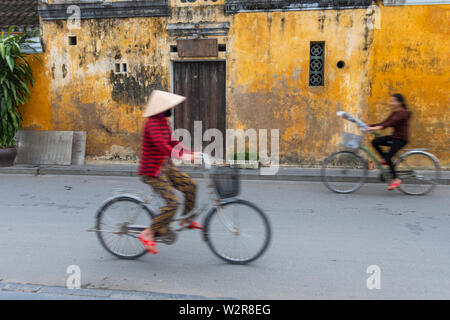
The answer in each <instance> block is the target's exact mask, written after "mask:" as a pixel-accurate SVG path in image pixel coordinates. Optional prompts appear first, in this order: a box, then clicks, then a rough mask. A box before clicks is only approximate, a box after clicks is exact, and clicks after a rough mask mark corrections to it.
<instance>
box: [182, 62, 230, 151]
mask: <svg viewBox="0 0 450 320" xmlns="http://www.w3.org/2000/svg"><path fill="white" fill-rule="evenodd" d="M173 66H174V68H173V69H174V70H173V71H174V93H176V94H180V95H182V96H185V97H186V98H187V99H186V101H185V102H183V104H181V105H179V106H177V107H176V108H175V109H174V127H175V129H178V128H184V129H187V130H189V132H190V133H191V139H192V146H193V141H194V121H202V130H203V132H202V135H203V133H204V132H205V131H206V130H207V129H211V128H214V129H219V130H220V131H221V132H222V135H223V139H224V141H223V147H224V148H225V116H226V113H225V107H226V105H225V80H226V78H225V61H211V62H209V61H208V62H203V61H202V62H174V65H173ZM210 143H211V142H209V141H206V142H203V148H204V147H205V146H207V145H208V144H210Z"/></svg>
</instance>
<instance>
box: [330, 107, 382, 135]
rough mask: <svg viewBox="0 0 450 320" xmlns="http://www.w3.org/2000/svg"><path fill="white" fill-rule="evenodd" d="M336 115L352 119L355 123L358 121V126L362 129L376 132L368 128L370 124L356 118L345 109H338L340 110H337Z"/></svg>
mask: <svg viewBox="0 0 450 320" xmlns="http://www.w3.org/2000/svg"><path fill="white" fill-rule="evenodd" d="M336 115H337V116H338V117H341V118H343V119H345V120H348V121H351V122H353V123H356V124H357V125H358V127H359V128H360V129H361V131H364V132H370V133H373V134H375V133H374V132H371V131H367V130H366V129H367V128H368V127H369V126H368V125H367V124H366V123H365V122H363V121H361V120H359V119H356V118H354V117H353V116H352V115H351V114H349V113H347V112H345V111H338V112H336Z"/></svg>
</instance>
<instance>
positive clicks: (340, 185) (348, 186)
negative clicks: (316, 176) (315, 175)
mask: <svg viewBox="0 0 450 320" xmlns="http://www.w3.org/2000/svg"><path fill="white" fill-rule="evenodd" d="M367 170H368V164H367V161H366V160H365V159H364V158H362V157H361V156H359V155H357V154H356V153H354V152H351V151H339V152H336V153H333V154H332V155H331V156H329V157H328V158H326V159H325V161H324V162H323V165H322V169H321V172H320V176H321V179H322V182H323V183H324V184H325V186H326V187H327V188H328V189H330V190H331V191H333V192H337V193H351V192H355V191H356V190H358V189H359V188H361V186H362V185H363V184H364V182H366V179H367V174H368V173H367Z"/></svg>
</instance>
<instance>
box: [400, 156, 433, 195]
mask: <svg viewBox="0 0 450 320" xmlns="http://www.w3.org/2000/svg"><path fill="white" fill-rule="evenodd" d="M395 171H396V172H397V175H398V177H399V178H400V179H401V180H402V184H401V185H400V186H399V189H400V191H402V192H403V193H405V194H409V195H416V196H419V195H425V194H427V193H429V192H431V191H432V190H433V189H434V188H435V187H436V185H438V184H439V179H440V174H441V168H440V166H439V162H438V161H437V159H435V158H434V157H433V156H431V155H430V154H428V153H426V152H412V153H406V154H405V155H404V156H401V157H400V158H399V159H397V161H396V162H395Z"/></svg>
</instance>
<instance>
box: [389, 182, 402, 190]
mask: <svg viewBox="0 0 450 320" xmlns="http://www.w3.org/2000/svg"><path fill="white" fill-rule="evenodd" d="M401 184H402V183H401V182H395V183H391V184H390V185H389V186H388V188H387V189H388V190H389V191H392V190H395V189H397V188H398V186H399V185H401Z"/></svg>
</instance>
